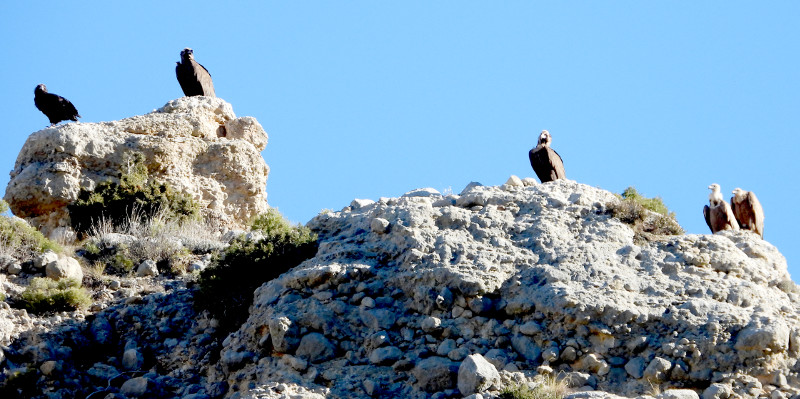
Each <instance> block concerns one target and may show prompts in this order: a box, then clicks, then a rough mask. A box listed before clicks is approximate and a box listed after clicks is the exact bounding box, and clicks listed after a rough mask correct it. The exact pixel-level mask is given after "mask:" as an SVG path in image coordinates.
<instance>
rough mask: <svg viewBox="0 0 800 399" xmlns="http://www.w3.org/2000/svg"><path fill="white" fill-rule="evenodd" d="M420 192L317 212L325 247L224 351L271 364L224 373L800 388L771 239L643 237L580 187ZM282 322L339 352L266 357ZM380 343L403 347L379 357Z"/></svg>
mask: <svg viewBox="0 0 800 399" xmlns="http://www.w3.org/2000/svg"><path fill="white" fill-rule="evenodd" d="M412 194H413V195H411V194H410V195H407V196H403V197H400V198H382V199H380V200H378V201H367V200H357V201H353V203H352V204H351V205H350V206H348V207H346V208H344V209H343V210H342V211H340V212H330V213H325V214H321V215H319V216H317V217H316V218H314V219H313V220H312V221H311V222H309V227H311V228H312V229H313V230H315V231H316V232H317V233H318V234H319V237H320V245H319V252H318V253H317V255H316V256H315V257H314V258H312V259H310V260H307V261H306V262H304V263H303V264H301V265H300V266H298V267H296V268H295V269H292V270H291V271H289V272H287V273H285V274H283V275H282V276H280V277H279V278H277V279H275V280H273V281H271V282H269V283H267V284H265V285H263V286H262V287H261V288H259V289H258V290H256V295H255V302H254V304H253V306H252V307H251V315H250V318H249V319H248V321H247V323H246V324H245V325H243V326H242V327H241V329H240V330H239V331H238V332H236V333H234V334H232V335H231V336H229V337H228V339H227V340H226V343H225V344H224V348H223V349H222V353H223V354H225V353H227V352H235V353H250V352H252V353H258V354H259V355H258V356H259V357H260V360H259V361H258V362H257V363H255V362H254V363H253V364H249V365H244V366H243V367H242V369H240V370H237V371H236V372H235V373H230V374H226V373H225V372H224V371H222V372H220V373H218V374H217V375H215V376H213V377H212V380H219V381H226V382H227V383H228V384H230V385H231V386H233V385H237V386H238V387H240V388H241V389H244V388H242V387H247V386H248V384H250V386H256V387H261V386H269V385H270V384H275V383H286V384H300V385H303V386H305V387H307V388H309V389H328V390H329V392H330V393H331V395H332V396H334V397H351V398H361V397H364V398H366V397H369V396H370V395H369V394H368V393H366V391H365V388H364V387H367V386H368V387H370V388H369V389H368V390H367V391H372V392H380V395H384V396H382V397H405V398H424V397H430V395H431V392H437V391H445V392H447V390H448V389H454V386H455V381H456V373H457V371H454V370H457V367H455V368H453V369H451V367H450V366H457V365H458V364H459V363H458V362H461V361H463V359H465V358H466V357H468V356H470V355H475V354H480V355H482V356H484V357H486V358H487V359H488V362H490V363H492V365H494V366H495V367H501V368H502V369H501V370H500V376H501V378H503V379H504V380H505V379H507V378H508V376H514V375H516V373H517V372H518V371H522V372H523V373H525V375H533V374H536V373H538V372H542V371H544V370H550V372H553V373H556V374H559V375H571V376H573V377H575V378H572V382H571V383H575V384H578V385H577V387H582V388H583V389H598V390H603V391H607V392H613V393H617V394H623V395H626V396H637V395H641V394H643V393H647V392H652V389H653V384H658V385H660V388H662V389H666V388H680V387H685V388H691V389H694V390H695V393H696V394H702V393H703V389H704V387H708V386H709V382H711V383H715V384H721V385H719V386H723V387H728V388H730V389H731V391H732V392H736V393H737V394H740V395H751V394H752V395H755V396H758V395H770V393H771V392H773V391H776V390H778V388H776V386H777V385H775V386H772V388H769V386H768V385H764V387H763V388H762V387H761V386H759V388H758V389H756V388H753V386H755V385H753V384H750V383H749V382H748V381H749V380H753V381H759V380H762V381H777V380H780V381H787V379H788V382H786V383H783V382H782V383H781V384H778V385H780V386H781V388H780V389H781V390H784V391H781V392H779V393H780V394H781V395H785V396H786V397H790V396H792V395H794V394H796V393H798V392H795V390H792V389H793V388H792V389H790V388H783V387H785V386H794V387H797V386H800V379H798V378H797V368H798V366H797V365H798V356H799V355H800V344H798V342H800V340H798V337H800V317H798V314H800V296H798V290H797V287H796V286H795V285H794V283H792V282H791V281H790V280H789V275H788V273H787V269H786V261H785V259H784V257H783V256H782V255H781V254H780V253H779V252H778V250H777V249H776V248H775V247H774V246H772V245H770V244H769V243H768V242H766V241H763V240H762V239H761V238H760V237H758V236H757V235H755V234H751V233H749V232H723V233H721V234H716V235H681V236H659V237H655V238H652V239H651V240H650V241H645V240H642V239H639V238H637V237H635V234H634V231H633V230H632V229H631V228H630V226H628V225H625V224H623V223H621V222H620V221H619V220H617V219H614V218H613V217H612V216H611V215H610V214H609V212H608V210H607V207H606V205H607V204H609V203H611V202H616V201H617V199H616V198H615V197H614V195H613V194H611V193H609V192H607V191H604V190H601V189H597V188H594V187H590V186H587V185H583V184H578V183H575V182H573V181H568V180H559V181H555V182H550V183H546V184H537V185H532V186H528V185H525V184H523V185H516V184H506V185H504V186H502V187H484V186H480V185H474V184H471V185H470V186H468V187H467V188H466V189H465V190H464V191H463V192H462V193H461V194H460V195H449V196H441V195H436V194H435V193H431V194H430V195H427V196H420V195H418V194H415V193H412ZM277 317H280V318H284V319H286V320H289V321H290V322H291V324H292V325H293V326H295V328H296V331H297V332H298V334H299V338H300V339H303V338H304V337H305V336H308V335H311V334H322V335H324V336H325V337H326V338H327V340H328V341H329V342H330V343H332V344H334V345H336V348H335V350H334V356H333V357H332V358H329V359H326V360H324V361H320V362H318V363H316V364H314V372H313V373H311V374H313V375H311V376H309V375H301V374H299V373H297V372H296V371H293V370H292V369H291V368H290V367H288V366H286V365H284V364H283V363H282V362H281V361H280V356H279V355H276V354H275V353H272V352H270V351H265V350H262V349H261V348H260V347H259V341H262V340H263V339H264V336H263V334H264V331H266V328H265V327H264V326H267V325H269V326H270V327H271V325H270V321H271V320H275V319H276V318H277ZM376 337H379V338H380V340H379V342H378V343H376V342H375V341H376ZM376 347H377V348H380V347H397V348H399V349H400V351H402V352H403V356H402V357H401V358H399V359H396V360H395V359H394V358H392V359H388V358H387V359H383V357H381V359H382V361H380V362H377V361H375V360H374V359H373V358H378V355H381V353H378V352H377V351H378V350H379V349H375V348H376ZM376 353H377V354H376ZM288 354H290V355H297V356H300V357H301V358H302V357H304V355H303V354H297V353H296V352H295V351H293V350H292V349H288ZM433 366H437V367H433ZM434 369H435V370H436V372H433V371H432V370H434ZM308 373H310V372H307V374H308ZM576 376H578V377H580V378H577V377H576ZM314 378H316V380H314ZM465 378H466V377H465ZM514 378H516V377H514ZM512 379H513V378H512ZM312 381H317V382H318V381H324V383H323V384H321V385H317V382H312ZM354 381H359V382H361V381H366V382H365V383H364V384H363V385H362V384H356V383H352V382H354ZM576 381H579V382H576ZM409 382H412V383H413V384H409ZM715 386H717V385H715ZM748 389H749V390H751V391H754V392H755V390H758V392H757V393H752V392H749V391H747V390H748ZM376 390H377V391H376ZM746 391H747V392H746ZM496 394H497V393H494V395H496ZM490 397H491V396H490Z"/></svg>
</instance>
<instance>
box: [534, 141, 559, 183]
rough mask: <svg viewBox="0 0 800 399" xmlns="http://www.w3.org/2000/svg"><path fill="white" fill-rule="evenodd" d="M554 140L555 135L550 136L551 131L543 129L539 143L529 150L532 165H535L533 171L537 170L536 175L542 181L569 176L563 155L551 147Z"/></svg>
mask: <svg viewBox="0 0 800 399" xmlns="http://www.w3.org/2000/svg"><path fill="white" fill-rule="evenodd" d="M552 141H553V137H552V136H550V132H548V131H547V130H542V133H541V134H540V135H539V143H538V145H537V146H536V147H535V148H533V149H531V150H530V152H528V158H529V159H530V161H531V167H533V171H534V172H536V176H539V180H541V181H542V183H545V182H549V181H553V180H558V179H566V178H567V175H566V173H565V172H564V162H562V161H561V156H560V155H558V153H557V152H556V151H555V150H553V149H552V148H550V143H551V142H552Z"/></svg>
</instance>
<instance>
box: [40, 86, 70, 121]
mask: <svg viewBox="0 0 800 399" xmlns="http://www.w3.org/2000/svg"><path fill="white" fill-rule="evenodd" d="M33 103H34V104H36V108H38V109H39V111H42V113H43V114H44V115H45V116H47V119H49V120H50V126H53V125H55V124H56V123H58V122H61V121H77V120H78V118H80V117H81V116H80V115H78V110H77V109H75V106H74V105H72V103H71V102H69V100H67V99H66V98H64V97H61V96H59V95H57V94H53V93H48V92H47V86H45V85H43V84H40V85H38V86H36V89H34V90H33Z"/></svg>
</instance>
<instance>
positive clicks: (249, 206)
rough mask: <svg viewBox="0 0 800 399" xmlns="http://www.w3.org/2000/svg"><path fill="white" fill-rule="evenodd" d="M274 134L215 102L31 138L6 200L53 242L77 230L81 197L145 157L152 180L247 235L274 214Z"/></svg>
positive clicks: (182, 103)
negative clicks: (261, 217)
mask: <svg viewBox="0 0 800 399" xmlns="http://www.w3.org/2000/svg"><path fill="white" fill-rule="evenodd" d="M266 142H267V134H266V133H265V132H264V130H263V129H262V128H261V126H260V125H259V124H258V122H257V121H256V120H255V119H254V118H250V117H245V118H237V117H236V115H235V114H234V112H233V108H232V107H231V105H230V104H228V103H226V102H225V101H224V100H222V99H219V98H214V97H182V98H179V99H176V100H172V101H170V102H168V103H167V104H166V105H164V106H163V107H161V108H159V109H157V110H155V111H153V112H151V113H149V114H146V115H139V116H134V117H131V118H127V119H122V120H119V121H113V122H101V123H68V124H63V125H58V126H52V127H48V128H46V129H43V130H40V131H38V132H35V133H33V134H31V135H30V137H28V140H27V141H26V142H25V145H24V146H23V147H22V150H21V151H20V153H19V155H18V156H17V161H16V164H15V165H14V170H12V171H11V180H10V181H9V183H8V187H7V188H6V194H5V197H4V199H5V200H6V202H8V204H9V206H10V208H11V210H12V212H13V213H14V214H15V215H17V216H19V217H22V218H24V219H26V220H28V221H29V222H30V223H31V224H32V225H33V226H35V227H37V228H39V229H40V230H41V231H42V232H43V233H44V234H45V235H49V234H50V233H51V232H53V231H54V230H55V229H57V228H59V227H66V226H69V225H70V220H69V213H68V211H67V208H66V207H67V205H69V204H70V203H72V202H73V201H75V200H76V199H77V198H78V194H79V193H80V191H81V189H90V190H91V189H93V188H94V187H95V186H96V185H97V184H98V183H101V182H103V181H107V180H111V181H118V179H119V175H120V172H122V171H123V170H124V169H125V167H126V165H125V160H126V159H127V156H128V155H126V154H128V153H131V152H138V153H140V154H142V155H143V156H144V163H145V166H146V167H147V171H148V174H149V176H150V177H151V178H153V179H154V180H157V181H160V182H165V183H168V184H170V185H171V186H172V187H173V188H174V189H175V190H176V191H179V192H183V193H187V194H189V195H190V196H191V197H192V198H194V199H195V201H197V202H198V203H199V205H200V208H201V210H202V212H204V213H205V214H206V215H208V216H210V217H214V218H215V219H217V220H219V221H220V223H221V224H223V225H225V226H228V227H230V228H242V227H244V226H246V225H247V223H248V222H249V221H250V220H251V219H252V217H253V216H255V215H257V214H259V213H262V212H264V211H266V210H267V193H266V183H267V174H268V172H269V168H268V167H267V164H266V163H265V162H264V159H263V158H262V157H261V153H260V152H261V150H263V149H264V146H265V145H266Z"/></svg>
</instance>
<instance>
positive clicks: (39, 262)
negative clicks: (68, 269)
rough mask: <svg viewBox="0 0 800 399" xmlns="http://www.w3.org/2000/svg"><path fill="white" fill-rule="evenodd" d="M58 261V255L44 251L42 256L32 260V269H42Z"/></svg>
mask: <svg viewBox="0 0 800 399" xmlns="http://www.w3.org/2000/svg"><path fill="white" fill-rule="evenodd" d="M57 260H58V254H57V253H55V252H53V251H50V250H48V251H45V252H44V253H42V254H39V255H37V256H36V257H34V258H33V267H35V268H37V269H43V268H44V267H45V266H47V265H48V264H50V263H51V262H55V261H57Z"/></svg>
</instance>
